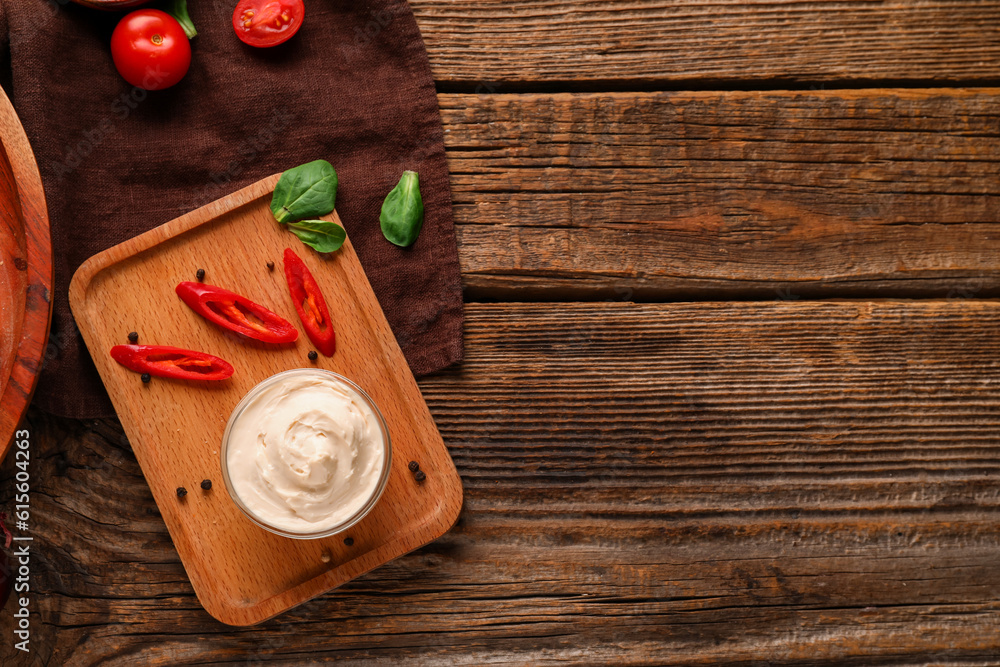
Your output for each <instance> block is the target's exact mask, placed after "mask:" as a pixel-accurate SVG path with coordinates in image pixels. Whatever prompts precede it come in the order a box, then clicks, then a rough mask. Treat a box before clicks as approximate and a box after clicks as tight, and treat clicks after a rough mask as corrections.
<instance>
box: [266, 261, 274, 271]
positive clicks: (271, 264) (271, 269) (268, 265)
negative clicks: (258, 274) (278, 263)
mask: <svg viewBox="0 0 1000 667" xmlns="http://www.w3.org/2000/svg"><path fill="white" fill-rule="evenodd" d="M267 270H268V271H274V262H268V263H267Z"/></svg>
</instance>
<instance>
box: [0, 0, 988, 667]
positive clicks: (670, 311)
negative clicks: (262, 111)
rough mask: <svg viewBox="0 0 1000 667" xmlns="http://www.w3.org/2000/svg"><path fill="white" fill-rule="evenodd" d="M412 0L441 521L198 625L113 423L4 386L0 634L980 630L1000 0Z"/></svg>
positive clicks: (660, 638) (354, 653)
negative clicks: (23, 579) (447, 346)
mask: <svg viewBox="0 0 1000 667" xmlns="http://www.w3.org/2000/svg"><path fill="white" fill-rule="evenodd" d="M412 4H413V7H414V11H415V12H416V14H417V19H418V22H419V23H420V27H421V29H422V30H423V32H424V38H425V40H426V42H427V46H428V50H429V53H430V57H431V62H432V67H433V70H434V73H435V77H436V79H437V81H438V88H439V92H440V103H441V109H442V116H443V121H444V127H445V133H446V134H445V137H446V144H447V149H448V156H449V161H450V166H451V173H452V181H451V182H452V188H453V194H454V199H455V216H456V222H457V233H458V241H459V253H460V258H461V263H462V271H463V277H464V286H465V297H466V301H467V311H466V313H467V324H466V334H467V339H466V355H467V359H466V361H465V363H463V364H462V365H461V366H458V367H455V368H452V369H450V370H448V371H445V372H443V373H440V374H438V375H436V376H433V377H429V378H426V379H423V380H422V381H421V383H420V385H421V388H422V390H423V392H424V394H425V396H426V398H427V401H428V403H429V405H430V407H431V411H432V413H433V415H434V417H435V419H436V420H437V423H438V426H439V427H440V429H441V432H442V434H443V435H444V438H445V441H446V443H447V444H448V446H449V448H450V450H451V453H452V456H453V457H454V459H455V462H456V464H457V466H458V470H459V473H460V474H461V476H462V479H463V482H464V485H465V506H464V509H463V512H462V515H461V518H460V520H459V523H458V524H457V526H456V527H455V528H454V530H452V531H451V532H450V533H449V534H447V535H446V536H445V537H443V538H441V539H439V540H438V541H436V542H434V543H433V544H431V545H429V546H427V547H425V548H422V549H420V550H418V551H416V552H414V553H412V554H410V555H408V556H406V557H404V558H401V559H399V560H397V561H394V562H392V563H390V564H388V565H386V566H384V567H382V568H379V569H378V570H376V571H374V572H372V573H370V574H369V575H367V576H364V577H362V578H361V579H358V580H356V581H355V582H352V583H350V584H348V585H346V586H344V587H343V588H341V589H340V590H337V591H335V592H333V593H331V594H328V595H325V596H323V597H321V598H318V599H316V600H314V601H312V602H309V603H307V604H305V605H304V606H302V607H299V608H297V609H296V610H294V611H292V612H290V613H288V614H285V615H283V616H281V617H279V618H277V619H276V620H273V621H271V622H268V623H267V624H265V625H263V626H259V627H255V628H249V629H234V628H230V627H226V626H224V625H221V624H220V623H218V622H216V621H214V620H213V619H212V618H211V617H210V616H208V614H207V613H206V612H205V611H204V610H203V609H202V608H201V606H200V605H199V603H198V601H197V599H196V598H195V596H194V594H193V593H192V590H191V586H190V583H189V581H188V578H187V576H186V575H185V572H184V570H183V568H182V567H181V564H180V562H179V560H178V557H177V553H176V552H175V550H174V548H173V546H172V544H171V541H170V538H169V536H168V535H167V532H166V529H165V528H164V525H163V522H162V520H161V518H160V516H159V514H158V512H157V508H156V505H155V504H154V503H153V500H152V497H151V495H150V492H149V489H148V487H147V485H146V483H145V481H144V480H143V477H142V473H141V471H140V469H139V468H138V466H137V464H136V461H135V458H134V457H133V455H132V452H131V449H130V447H129V444H128V442H127V440H126V439H125V437H124V436H123V434H122V430H121V427H120V426H119V425H118V423H117V422H116V421H98V422H92V421H91V422H79V421H71V420H65V419H56V418H52V417H48V416H45V415H43V414H42V413H40V412H38V411H33V412H31V413H30V414H29V419H28V421H27V427H28V428H29V429H30V431H31V434H32V439H33V451H34V455H35V459H34V461H33V463H32V466H33V467H32V475H33V479H34V486H33V489H32V520H33V528H32V532H33V534H34V535H35V536H36V538H35V542H34V545H33V549H34V550H33V561H32V564H31V568H32V569H31V595H32V599H33V601H34V604H35V605H37V606H36V607H34V608H33V611H35V612H37V613H36V615H35V616H34V617H33V621H32V637H31V650H32V652H31V654H30V655H29V656H28V657H25V656H23V655H21V654H18V653H17V652H16V651H15V650H14V649H13V648H12V643H13V642H12V640H11V639H10V637H11V634H12V631H13V629H12V621H11V618H10V612H9V611H5V613H4V615H3V619H2V622H0V632H2V635H3V637H4V640H3V641H2V642H0V662H2V663H3V664H4V665H8V664H11V665H14V664H31V665H35V664H37V665H73V666H77V665H97V664H102V665H115V666H129V667H131V666H133V665H157V666H159V665H163V666H167V665H170V666H173V665H244V664H252V665H256V664H265V663H266V664H273V665H285V666H293V665H294V666H298V665H312V664H319V663H325V662H328V661H333V660H339V661H345V662H346V663H347V664H365V663H384V664H397V663H400V662H405V661H410V662H412V663H417V664H431V665H455V664H473V665H480V664H518V665H543V664H554V663H561V662H572V663H613V664H683V665H694V664H699V665H718V664H730V665H806V664H821V665H876V664H877V665H914V664H938V665H945V664H947V665H984V664H1000V336H998V333H1000V301H997V300H994V297H997V296H1000V176H998V173H1000V3H997V2H988V1H976V0H921V1H920V2H918V1H916V0H900V1H898V2H893V3H885V2H878V1H873V2H861V1H854V0H851V1H845V2H830V3H786V2H769V1H763V0H751V1H749V2H748V1H745V0H720V1H719V2H712V3H708V2H701V1H697V0H678V1H671V0H631V1H630V2H623V1H620V0H616V1H615V2H605V1H597V0H561V1H560V2H555V1H553V0H413V3H412ZM15 472H16V469H15V468H14V465H13V459H12V458H9V459H8V460H7V462H6V463H5V464H4V466H3V472H2V479H3V482H2V484H0V495H2V497H4V498H10V497H12V496H13V477H14V473H15ZM10 608H11V607H10V606H9V607H8V610H9V609H10Z"/></svg>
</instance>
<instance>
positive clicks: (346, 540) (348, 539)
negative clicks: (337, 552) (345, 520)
mask: <svg viewBox="0 0 1000 667" xmlns="http://www.w3.org/2000/svg"><path fill="white" fill-rule="evenodd" d="M344 544H346V545H347V546H351V545H352V544H354V538H353V537H345V538H344Z"/></svg>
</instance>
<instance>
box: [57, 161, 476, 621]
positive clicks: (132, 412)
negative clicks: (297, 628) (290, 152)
mask: <svg viewBox="0 0 1000 667" xmlns="http://www.w3.org/2000/svg"><path fill="white" fill-rule="evenodd" d="M277 181H278V175H274V176H272V177H269V178H266V179H264V180H262V181H259V182H257V183H255V184H253V185H251V186H249V187H247V188H244V189H243V190H240V191H238V192H235V193H233V194H232V195H229V196H228V197H224V198H223V199H220V200H218V201H216V202H213V203H211V204H209V205H207V206H205V207H202V208H200V209H197V210H195V211H193V212H191V213H189V214H187V215H185V216H182V217H180V218H177V219H176V220H173V221H171V222H168V223H167V224H165V225H162V226H160V227H157V228H155V229H153V230H151V231H149V232H147V233H145V234H142V235H140V236H137V237H135V238H133V239H130V240H129V241H126V242H125V243H122V244H120V245H117V246H115V247H113V248H111V249H109V250H106V251H104V252H102V253H100V254H98V255H95V256H94V257H92V258H91V259H89V260H87V261H86V262H85V263H84V264H83V266H81V267H80V268H79V269H78V270H77V272H76V275H74V277H73V281H72V283H71V284H70V297H69V298H70V306H71V308H72V309H73V315H74V317H75V318H76V322H77V325H78V326H79V328H80V332H81V334H82V335H83V339H84V341H85V342H86V343H87V347H88V349H89V350H90V351H91V353H92V355H91V356H92V358H93V360H94V364H95V365H96V366H97V370H98V371H99V372H100V374H101V379H102V380H103V381H104V384H105V386H106V387H107V389H108V394H109V395H110V396H111V401H112V403H113V404H114V406H115V412H116V413H117V414H118V416H119V417H120V419H121V421H122V424H123V425H124V428H125V432H126V433H128V435H129V438H130V440H131V443H132V447H133V449H134V451H135V453H136V456H137V458H138V460H139V462H140V464H141V465H142V469H143V472H144V473H145V476H146V480H147V481H148V482H149V485H150V487H151V489H152V493H153V497H154V498H156V501H157V503H158V505H159V508H160V511H161V512H162V514H163V517H164V520H165V522H166V525H167V526H168V528H169V529H170V533H171V536H172V537H173V542H174V545H175V546H176V548H177V551H178V553H179V554H180V557H181V560H182V561H183V563H184V565H185V568H186V569H187V573H188V575H189V576H190V578H191V581H192V584H193V586H194V589H195V591H196V592H197V594H198V599H199V600H200V601H201V603H202V604H203V605H204V606H205V609H206V610H208V612H209V613H211V614H212V615H213V616H214V617H215V618H217V619H219V620H221V621H223V622H225V623H229V624H231V625H251V624H254V623H258V622H260V621H262V620H264V619H266V618H270V617H272V616H274V615H275V614H278V613H281V612H283V611H285V610H287V609H288V608H290V607H292V606H294V605H296V604H299V603H301V602H303V601H305V600H308V599H310V598H312V597H314V596H316V595H319V594H321V593H324V592H326V591H328V590H330V589H331V588H334V587H336V586H339V585H341V584H343V583H344V582H346V581H349V580H351V579H353V578H354V577H357V576H358V575H360V574H362V573H364V572H367V571H368V570H370V569H372V568H374V567H377V566H378V565H381V564H383V563H385V562H386V561H388V560H391V559H392V558H396V557H397V556H400V555H402V554H405V553H406V552H408V551H411V550H413V549H415V548H417V547H419V546H421V545H423V544H426V543H427V542H430V541H431V540H433V539H436V538H437V537H439V536H440V535H441V534H442V533H444V532H445V531H447V530H448V529H449V528H450V527H451V525H452V524H453V523H454V522H455V518H456V517H457V516H458V512H459V509H460V508H461V505H462V486H461V481H460V480H459V478H458V475H457V474H456V472H455V467H454V465H453V464H452V462H451V459H450V458H449V457H448V452H447V450H446V449H445V447H444V444H443V442H442V441H441V436H440V434H439V433H438V431H437V428H436V427H435V425H434V422H433V420H432V419H431V416H430V414H429V412H428V410H427V405H426V404H425V403H424V400H423V398H422V397H421V395H420V390H419V389H418V387H417V384H416V381H415V380H414V379H413V374H412V373H410V371H409V368H408V366H407V365H406V360H405V359H404V357H403V353H402V351H401V350H400V348H399V345H398V344H397V343H396V339H395V338H394V337H393V335H392V331H391V330H390V328H389V324H388V322H387V321H386V319H385V316H384V315H383V313H382V310H381V308H380V307H379V304H378V301H377V300H376V298H375V294H374V292H372V289H371V286H370V285H369V284H368V280H367V278H366V277H365V274H364V271H363V269H362V268H361V263H360V261H359V260H358V257H357V255H356V254H355V253H354V249H353V247H352V246H351V244H350V242H349V241H348V242H345V244H344V246H343V247H342V248H341V249H340V250H339V251H338V252H337V253H336V254H334V255H331V256H328V257H323V256H321V255H319V254H318V253H315V252H313V251H312V250H310V249H309V248H306V247H305V246H303V245H302V244H301V243H299V242H298V241H297V240H296V239H295V238H294V236H292V235H291V234H290V233H289V232H288V231H285V230H283V229H282V228H281V227H280V226H279V225H277V224H276V223H275V222H274V217H273V216H272V214H271V211H270V208H269V204H270V199H271V192H272V191H273V190H274V186H275V183H277ZM326 219H330V220H333V221H336V222H338V223H339V218H337V214H336V213H332V214H331V215H330V216H328V217H327V218H326ZM247 239H249V241H247V242H244V241H241V240H247ZM289 246H290V247H292V248H294V249H296V250H297V251H298V253H299V255H300V256H301V257H302V260H303V262H304V263H305V264H306V265H307V266H308V267H309V270H310V271H311V273H312V274H313V276H314V277H315V279H316V282H317V284H318V285H319V286H320V289H321V290H322V291H323V293H324V296H325V297H326V299H327V300H328V302H329V303H331V304H336V307H335V308H334V309H333V311H334V315H333V317H334V318H335V319H334V326H335V328H336V330H337V338H338V350H337V352H336V354H334V356H333V357H330V358H327V357H325V356H322V357H321V358H320V359H318V360H317V361H315V362H313V361H310V360H309V359H308V358H307V356H306V354H307V352H309V350H310V349H311V347H312V344H311V343H310V342H309V340H308V338H306V336H305V335H304V334H303V335H300V336H299V339H298V340H297V341H296V342H295V343H290V344H286V345H282V346H274V345H267V344H263V343H256V341H251V340H248V339H246V338H243V337H240V336H236V335H231V334H228V333H227V332H224V331H222V330H220V329H219V328H218V327H214V326H212V325H210V324H209V323H207V322H205V321H204V320H203V319H202V318H201V317H200V316H199V315H197V314H196V313H194V312H193V311H192V310H191V309H190V308H188V307H187V306H186V305H185V304H184V303H183V302H181V300H180V299H179V298H178V297H177V296H176V294H175V293H174V287H175V286H176V285H177V284H178V283H180V282H182V281H184V280H186V279H190V278H191V277H192V275H193V273H194V270H195V268H196V267H202V268H203V269H205V271H206V277H205V282H207V283H209V284H213V285H218V286H221V287H224V288H227V289H232V290H233V291H236V292H238V293H239V294H241V295H243V296H245V297H247V298H248V299H250V300H251V301H254V302H256V303H260V304H266V306H267V307H269V308H272V309H274V311H275V312H277V313H278V314H279V315H281V316H282V317H284V318H285V319H287V320H288V321H290V322H295V323H298V318H297V316H296V314H295V310H294V308H293V306H292V303H291V300H290V299H289V297H288V286H287V284H286V282H285V278H284V273H283V271H282V270H281V268H280V266H281V259H280V258H281V256H282V253H283V252H284V249H285V248H286V247H289ZM268 261H275V263H276V264H277V265H278V267H279V268H278V269H277V270H273V271H272V270H268V268H267V267H266V264H267V262H268ZM129 331H136V332H137V333H138V334H139V336H140V342H142V343H143V344H148V345H172V346H175V347H180V348H183V349H190V350H198V351H203V352H208V353H210V354H216V355H218V356H221V357H222V358H224V359H226V360H227V361H229V362H230V363H232V364H233V365H234V366H235V367H236V373H235V374H234V375H233V377H232V378H230V379H228V380H226V381H223V382H214V383H197V382H185V381H171V380H166V379H162V378H156V379H155V381H154V382H151V383H149V384H144V383H142V382H140V380H139V376H138V374H136V373H134V372H132V371H130V370H128V369H126V368H124V367H123V366H120V365H119V364H117V363H116V362H115V361H113V360H112V359H111V357H110V355H109V354H108V353H107V351H108V350H110V349H111V348H112V347H113V346H114V345H116V344H122V343H125V342H126V335H127V333H128V332H129ZM301 367H306V368H311V367H316V368H323V369H326V370H331V371H334V372H337V373H340V374H341V375H343V376H345V377H347V378H350V379H352V380H354V381H355V382H357V383H358V384H359V385H360V386H361V387H362V389H364V390H365V391H366V392H367V393H368V394H369V395H370V396H371V398H372V400H373V401H374V403H375V404H376V405H377V406H378V407H379V410H380V412H381V413H382V416H383V417H384V419H385V422H386V425H387V427H388V431H389V434H390V436H391V440H392V452H393V456H392V466H391V472H390V474H389V481H388V485H387V486H386V489H385V491H384V493H383V495H382V498H381V499H380V500H379V502H378V503H377V504H376V505H375V507H374V508H373V509H372V510H371V512H370V513H368V514H367V515H366V516H365V517H364V519H362V520H361V521H360V522H359V523H357V524H356V525H355V526H353V527H351V528H350V531H349V532H348V533H341V534H337V535H333V536H331V537H327V538H323V539H311V540H296V539H289V538H286V537H281V536H278V535H275V534H272V533H270V532H267V531H265V530H264V529H263V528H260V527H258V526H257V525H255V524H254V523H251V521H250V520H249V519H248V518H247V517H245V516H244V515H243V514H242V513H241V511H240V510H239V508H238V507H237V506H236V504H235V503H234V502H233V501H232V499H231V498H230V496H229V495H228V494H227V493H226V491H225V488H224V487H223V486H222V484H221V479H222V478H221V460H220V454H219V451H220V449H221V443H222V438H223V432H224V430H225V427H226V422H227V420H228V419H229V415H230V414H231V413H232V412H233V409H234V408H235V407H236V405H237V404H238V403H239V401H240V400H241V399H242V398H243V396H245V395H246V393H247V392H248V391H250V389H252V388H253V387H254V386H255V385H257V384H258V383H259V382H261V381H262V380H264V379H266V378H268V377H270V376H272V375H274V374H276V373H279V372H282V371H285V370H289V369H293V368H301ZM412 460H415V461H418V462H419V463H420V466H421V469H422V470H424V471H425V473H426V475H427V479H426V481H425V482H423V483H420V484H418V483H417V482H416V481H414V479H413V475H412V474H410V472H409V471H408V470H407V468H406V466H407V463H408V462H409V461H412ZM203 479H209V480H215V481H216V486H215V488H214V489H213V490H211V491H209V492H207V493H206V492H202V491H201V490H200V489H198V485H199V484H200V482H201V480H203ZM178 487H185V488H187V489H189V490H190V493H189V494H188V495H187V496H186V497H184V498H183V499H179V498H178V497H177V495H176V489H177V488H178ZM345 535H346V536H347V537H350V538H351V539H352V543H351V544H345Z"/></svg>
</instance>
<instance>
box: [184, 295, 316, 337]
mask: <svg viewBox="0 0 1000 667" xmlns="http://www.w3.org/2000/svg"><path fill="white" fill-rule="evenodd" d="M176 292H177V295H178V296H179V297H180V298H181V299H183V301H184V303H186V304H187V305H189V306H190V307H191V310H193V311H194V312H196V313H198V314H199V315H201V316H202V317H204V318H205V319H206V320H208V321H209V322H214V323H215V324H218V325H219V326H220V327H225V328H226V329H229V330H230V331H235V332H236V333H238V334H243V335H244V336H248V337H250V338H254V339H256V340H259V341H263V342H265V343H291V342H292V341H293V340H295V339H296V338H298V337H299V331H298V329H296V328H295V327H294V326H292V323H291V322H289V321H288V320H286V319H285V318H283V317H281V316H280V315H278V314H277V313H272V312H271V311H270V310H268V309H267V308H265V307H264V306H261V305H260V304H257V303H254V302H253V301H251V300H250V299H248V298H246V297H244V296H240V295H239V294H236V293H235V292H230V291H229V290H225V289H222V288H221V287H214V286H212V285H205V284H204V283H193V282H184V283H181V284H180V285H178V286H177V289H176Z"/></svg>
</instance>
